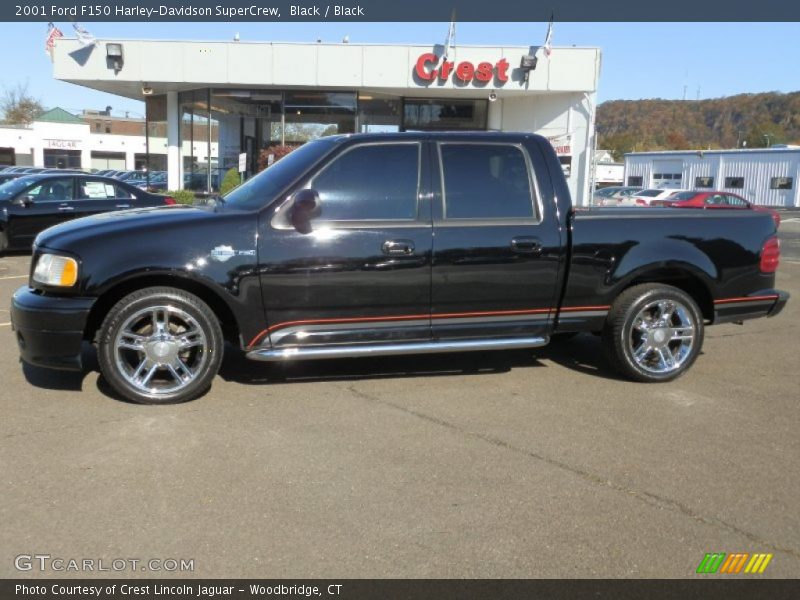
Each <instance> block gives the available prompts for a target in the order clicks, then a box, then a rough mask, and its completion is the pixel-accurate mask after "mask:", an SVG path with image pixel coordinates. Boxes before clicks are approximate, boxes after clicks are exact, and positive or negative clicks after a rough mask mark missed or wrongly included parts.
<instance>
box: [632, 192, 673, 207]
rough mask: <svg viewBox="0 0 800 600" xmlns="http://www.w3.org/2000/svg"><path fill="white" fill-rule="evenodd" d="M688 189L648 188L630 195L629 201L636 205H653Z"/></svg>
mask: <svg viewBox="0 0 800 600" xmlns="http://www.w3.org/2000/svg"><path fill="white" fill-rule="evenodd" d="M685 191H686V190H670V189H666V190H664V189H655V188H651V189H646V190H642V191H640V192H636V193H635V194H632V195H631V196H630V197H629V203H630V204H633V205H635V206H652V205H653V202H655V201H658V200H665V199H667V198H670V197H671V196H674V195H675V194H679V193H680V192H685Z"/></svg>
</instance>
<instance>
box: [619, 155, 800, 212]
mask: <svg viewBox="0 0 800 600" xmlns="http://www.w3.org/2000/svg"><path fill="white" fill-rule="evenodd" d="M798 181H800V146H775V147H772V148H759V149H748V150H745V149H740V150H678V151H660V152H631V153H630V154H626V155H625V183H626V184H627V185H633V186H641V187H647V188H663V189H697V190H722V191H725V192H733V193H734V194H738V195H739V196H742V197H744V198H746V199H747V200H749V201H750V202H753V203H755V204H761V205H764V206H775V207H787V208H791V207H800V192H798V185H797V184H798Z"/></svg>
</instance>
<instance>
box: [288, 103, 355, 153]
mask: <svg viewBox="0 0 800 600" xmlns="http://www.w3.org/2000/svg"><path fill="white" fill-rule="evenodd" d="M284 113H285V115H284V119H285V120H284V123H285V131H284V140H283V141H284V144H285V145H289V146H295V145H299V144H303V143H305V142H308V141H310V140H315V139H317V138H320V137H323V136H326V135H336V134H338V133H355V131H356V94H355V92H317V91H307V92H306V91H300V92H298V91H295V92H286V93H285V94H284Z"/></svg>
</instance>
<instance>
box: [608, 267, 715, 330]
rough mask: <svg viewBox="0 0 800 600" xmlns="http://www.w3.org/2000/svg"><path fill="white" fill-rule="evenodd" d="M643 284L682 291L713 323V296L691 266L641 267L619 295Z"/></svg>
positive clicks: (706, 284) (632, 275) (702, 278)
mask: <svg viewBox="0 0 800 600" xmlns="http://www.w3.org/2000/svg"><path fill="white" fill-rule="evenodd" d="M643 283H653V284H656V283H660V284H665V285H671V286H673V287H676V288H678V289H680V290H682V291H683V292H685V293H686V294H688V295H689V296H690V297H691V298H692V300H694V301H695V302H696V303H697V306H698V307H699V308H700V312H701V313H702V315H703V318H704V319H706V320H707V321H709V322H713V320H714V295H713V294H712V292H711V288H710V286H709V285H708V283H707V282H706V281H705V280H704V277H703V275H702V274H701V273H698V272H697V271H696V270H695V269H693V268H692V267H691V265H685V264H671V265H651V266H649V267H642V268H641V269H639V270H637V271H636V272H635V273H632V274H631V276H630V277H629V278H628V279H626V281H625V283H624V285H623V286H622V287H621V288H620V290H619V294H621V293H622V292H624V291H625V290H627V289H628V288H631V287H633V286H635V285H640V284H643ZM619 294H618V295H619Z"/></svg>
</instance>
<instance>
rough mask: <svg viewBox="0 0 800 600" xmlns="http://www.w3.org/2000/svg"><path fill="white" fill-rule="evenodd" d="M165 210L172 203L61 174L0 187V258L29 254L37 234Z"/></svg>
mask: <svg viewBox="0 0 800 600" xmlns="http://www.w3.org/2000/svg"><path fill="white" fill-rule="evenodd" d="M168 204H175V200H174V199H173V198H170V197H169V196H162V195H159V194H151V193H149V192H146V191H144V190H140V189H139V188H136V187H134V186H132V185H129V184H127V183H124V182H122V181H118V180H116V179H111V178H109V177H97V176H93V175H75V174H73V175H65V174H61V173H40V174H34V175H26V176H23V177H18V178H16V179H12V180H10V181H7V182H6V183H4V184H2V185H0V252H2V251H5V250H10V249H29V248H30V247H31V244H32V243H33V239H34V238H35V237H36V235H37V234H38V233H39V232H40V231H42V230H44V229H47V228H48V227H50V226H52V225H56V224H58V223H61V222H63V221H68V220H70V219H76V218H78V217H85V216H88V215H93V214H97V213H102V212H110V211H116V210H124V209H127V208H143V207H149V206H164V205H168Z"/></svg>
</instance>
